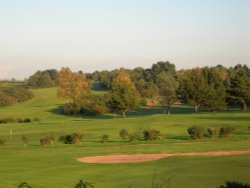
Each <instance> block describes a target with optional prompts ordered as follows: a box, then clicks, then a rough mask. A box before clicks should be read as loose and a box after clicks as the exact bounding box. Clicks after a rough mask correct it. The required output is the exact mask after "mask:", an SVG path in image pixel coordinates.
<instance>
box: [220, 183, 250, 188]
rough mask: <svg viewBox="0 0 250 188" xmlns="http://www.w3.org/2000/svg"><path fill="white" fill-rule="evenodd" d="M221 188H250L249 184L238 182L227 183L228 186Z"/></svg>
mask: <svg viewBox="0 0 250 188" xmlns="http://www.w3.org/2000/svg"><path fill="white" fill-rule="evenodd" d="M219 188H250V185H249V184H244V183H239V182H236V181H227V182H226V185H220V187H219Z"/></svg>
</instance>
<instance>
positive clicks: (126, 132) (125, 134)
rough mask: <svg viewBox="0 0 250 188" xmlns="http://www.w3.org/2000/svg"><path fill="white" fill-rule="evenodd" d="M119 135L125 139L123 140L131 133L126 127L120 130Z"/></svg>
mask: <svg viewBox="0 0 250 188" xmlns="http://www.w3.org/2000/svg"><path fill="white" fill-rule="evenodd" d="M119 135H120V137H121V138H122V139H123V140H127V139H128V136H129V133H128V131H127V130H126V129H122V130H121V131H120V132H119Z"/></svg>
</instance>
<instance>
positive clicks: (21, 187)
mask: <svg viewBox="0 0 250 188" xmlns="http://www.w3.org/2000/svg"><path fill="white" fill-rule="evenodd" d="M17 188H31V186H30V185H29V184H28V183H26V182H21V183H20V184H19V185H18V186H17Z"/></svg>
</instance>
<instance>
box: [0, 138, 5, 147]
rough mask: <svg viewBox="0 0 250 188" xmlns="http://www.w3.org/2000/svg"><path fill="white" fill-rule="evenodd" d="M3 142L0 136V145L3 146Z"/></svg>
mask: <svg viewBox="0 0 250 188" xmlns="http://www.w3.org/2000/svg"><path fill="white" fill-rule="evenodd" d="M5 142H6V141H5V140H4V139H2V138H0V146H3V145H4V144H5Z"/></svg>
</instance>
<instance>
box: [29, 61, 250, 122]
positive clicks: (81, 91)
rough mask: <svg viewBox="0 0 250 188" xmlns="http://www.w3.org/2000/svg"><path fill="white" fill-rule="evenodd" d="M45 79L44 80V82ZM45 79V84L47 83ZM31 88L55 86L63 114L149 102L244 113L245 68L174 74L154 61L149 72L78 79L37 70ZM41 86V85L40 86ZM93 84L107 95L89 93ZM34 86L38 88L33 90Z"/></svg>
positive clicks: (66, 72) (248, 99) (249, 81)
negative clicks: (63, 100) (98, 86)
mask: <svg viewBox="0 0 250 188" xmlns="http://www.w3.org/2000/svg"><path fill="white" fill-rule="evenodd" d="M44 77H45V78H46V77H47V78H49V77H50V78H49V79H45V78H44ZM46 80H49V81H48V83H47V81H46ZM32 83H37V85H36V84H35V86H34V87H35V88H37V87H54V86H57V87H58V97H59V98H62V99H65V100H66V101H67V103H66V104H65V106H64V112H65V113H67V114H81V113H82V114H104V113H107V112H110V111H111V112H121V113H122V115H123V117H125V116H126V114H125V113H126V112H127V111H128V110H130V109H133V108H136V107H139V106H140V104H143V103H144V104H146V103H147V101H153V102H155V103H158V104H160V105H161V106H162V107H163V110H164V112H165V113H168V114H170V109H171V106H172V105H173V104H175V103H177V102H181V103H187V104H190V105H192V106H193V107H194V111H195V112H198V111H199V109H200V108H203V109H205V110H207V111H218V110H225V109H228V108H230V107H232V106H236V105H237V106H240V107H241V109H242V110H247V106H248V105H249V103H250V89H249V88H250V69H249V67H248V66H247V65H241V64H239V65H236V66H234V67H229V68H226V67H223V66H221V65H217V66H213V67H202V68H199V67H196V68H193V69H185V70H180V71H177V70H176V67H175V65H174V64H172V63H170V62H168V61H166V62H158V63H156V64H153V65H152V66H151V68H148V69H144V68H142V67H137V68H135V69H132V70H130V69H124V68H121V69H115V70H112V71H95V72H93V73H86V74H83V72H82V71H79V72H72V71H71V70H70V69H69V68H62V69H61V70H60V71H59V72H57V71H56V70H47V71H38V72H37V73H36V74H34V75H33V76H31V77H30V78H29V79H28V80H27V84H28V85H29V86H32ZM41 83H42V84H41ZM93 83H99V85H100V86H101V88H102V89H104V90H107V91H108V92H107V94H104V95H96V94H93V93H92V92H91V87H92V84H93ZM39 84H40V85H39Z"/></svg>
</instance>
